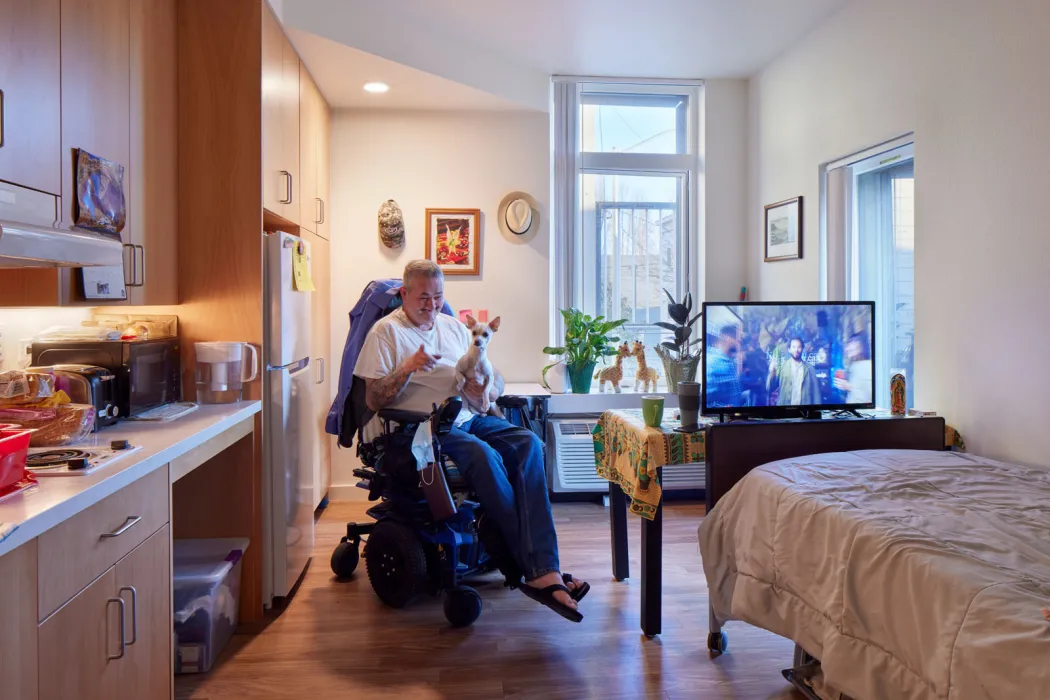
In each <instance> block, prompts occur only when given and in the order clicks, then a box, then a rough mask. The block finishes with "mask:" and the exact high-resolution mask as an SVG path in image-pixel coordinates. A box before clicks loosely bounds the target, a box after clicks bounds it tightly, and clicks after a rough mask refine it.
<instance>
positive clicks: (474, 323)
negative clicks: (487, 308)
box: [467, 314, 478, 330]
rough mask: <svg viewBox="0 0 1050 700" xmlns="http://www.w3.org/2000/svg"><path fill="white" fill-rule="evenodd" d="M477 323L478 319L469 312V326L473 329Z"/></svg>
mask: <svg viewBox="0 0 1050 700" xmlns="http://www.w3.org/2000/svg"><path fill="white" fill-rule="evenodd" d="M476 325H478V321H477V319H475V318H474V317H473V316H471V315H470V314H467V328H470V329H471V330H473V329H474V326H476Z"/></svg>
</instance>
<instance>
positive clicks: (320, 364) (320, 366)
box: [314, 357, 324, 384]
mask: <svg viewBox="0 0 1050 700" xmlns="http://www.w3.org/2000/svg"><path fill="white" fill-rule="evenodd" d="M317 374H318V379H317V381H316V382H314V383H315V384H324V358H323V357H318V358H317Z"/></svg>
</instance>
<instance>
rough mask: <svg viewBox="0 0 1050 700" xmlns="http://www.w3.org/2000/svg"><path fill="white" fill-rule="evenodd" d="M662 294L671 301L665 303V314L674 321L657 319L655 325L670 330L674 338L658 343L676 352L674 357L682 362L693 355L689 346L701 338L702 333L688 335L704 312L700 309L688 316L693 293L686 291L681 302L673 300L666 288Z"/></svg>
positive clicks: (690, 312) (691, 306) (690, 310)
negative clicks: (694, 335) (695, 335)
mask: <svg viewBox="0 0 1050 700" xmlns="http://www.w3.org/2000/svg"><path fill="white" fill-rule="evenodd" d="M664 294H666V295H667V298H668V300H669V301H670V302H671V303H670V304H668V305H667V315H668V316H670V317H671V320H672V321H674V323H669V322H667V321H658V322H657V323H656V324H655V325H657V326H659V327H660V328H663V329H666V330H669V331H671V333H673V334H674V340H665V341H664V342H662V343H660V345H661V347H663V348H665V349H667V350H671V351H673V352H676V353H678V357H677V358H676V359H677V360H678V361H679V362H683V361H686V360H689V359H691V358H692V357H693V355H692V353H691V352H690V351H689V348H691V347H692V346H694V345H696V344H697V343H699V342H700V341H702V340H703V336H702V335H700V336H697V337H696V338H692V339H690V336H692V334H693V325H694V324H696V322H697V320H699V319H700V317H701V316H703V315H704V312H703V311H701V312H699V313H698V314H696V315H695V316H693V317H691V318H690V314H692V313H693V295H692V294H691V293H689V292H686V295H685V297H684V298H683V299H682V302H681V303H679V302H677V301H675V300H674V297H672V296H671V293H670V292H669V291H667V290H666V289H665V290H664ZM698 354H699V353H698Z"/></svg>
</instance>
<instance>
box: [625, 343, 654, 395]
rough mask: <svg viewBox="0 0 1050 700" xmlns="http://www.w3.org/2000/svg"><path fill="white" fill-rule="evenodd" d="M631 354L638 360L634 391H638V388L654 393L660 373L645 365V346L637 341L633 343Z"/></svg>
mask: <svg viewBox="0 0 1050 700" xmlns="http://www.w3.org/2000/svg"><path fill="white" fill-rule="evenodd" d="M631 354H632V355H634V357H635V359H636V360H638V371H637V372H636V373H635V375H634V390H635V391H639V387H640V390H641V391H651V392H654V391H656V380H657V379H659V378H660V373H659V372H657V371H656V368H655V367H650V366H649V365H648V364H647V363H646V361H645V346H644V345H642V343H641V342H639V341H637V340H636V341H634V347H633V349H632V350H631Z"/></svg>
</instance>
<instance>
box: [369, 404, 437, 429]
mask: <svg viewBox="0 0 1050 700" xmlns="http://www.w3.org/2000/svg"><path fill="white" fill-rule="evenodd" d="M379 419H380V420H382V421H393V422H394V423H401V424H402V425H407V424H412V423H422V422H423V421H425V420H429V419H430V416H429V415H428V414H426V413H420V412H419V411H402V410H400V409H397V408H384V409H383V410H381V411H380V412H379Z"/></svg>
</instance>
